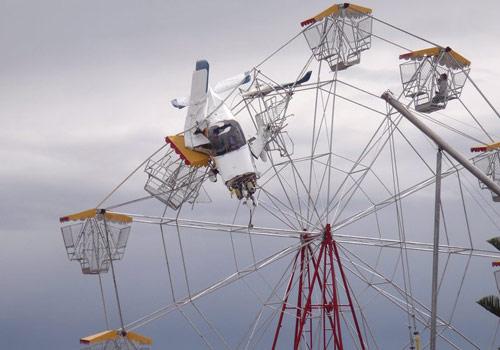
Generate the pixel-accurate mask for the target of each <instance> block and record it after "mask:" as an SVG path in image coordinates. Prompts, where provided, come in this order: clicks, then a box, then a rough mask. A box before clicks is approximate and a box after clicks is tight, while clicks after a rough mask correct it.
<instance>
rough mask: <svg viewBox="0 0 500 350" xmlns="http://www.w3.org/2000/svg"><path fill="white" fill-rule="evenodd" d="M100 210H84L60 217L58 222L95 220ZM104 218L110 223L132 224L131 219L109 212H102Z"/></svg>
mask: <svg viewBox="0 0 500 350" xmlns="http://www.w3.org/2000/svg"><path fill="white" fill-rule="evenodd" d="M101 210H102V209H96V208H93V209H88V210H84V211H81V212H79V213H75V214H70V215H66V216H62V217H60V218H59V221H60V222H67V221H79V220H85V219H90V218H95V217H96V216H97V214H100V213H101ZM104 218H105V219H106V220H108V221H110V222H117V223H120V224H128V223H131V222H132V218H131V217H130V216H128V215H124V214H118V213H113V212H109V211H104Z"/></svg>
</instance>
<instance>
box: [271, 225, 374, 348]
mask: <svg viewBox="0 0 500 350" xmlns="http://www.w3.org/2000/svg"><path fill="white" fill-rule="evenodd" d="M302 241H303V242H304V245H303V246H302V247H301V248H300V250H299V251H298V252H297V254H296V255H295V257H294V261H293V264H292V269H291V275H290V279H289V281H288V284H287V288H286V291H285V295H284V297H283V304H282V305H281V313H280V315H279V318H278V326H277V327H276V331H275V333H274V339H273V346H272V349H273V350H274V349H276V348H277V343H278V338H279V335H280V331H281V328H282V327H283V318H284V315H285V313H286V310H287V309H292V310H293V309H294V310H295V331H294V339H293V348H294V350H298V349H299V348H300V345H301V343H302V342H305V343H306V344H304V345H305V346H304V348H307V349H313V348H314V346H316V347H317V348H322V349H327V348H331V347H332V346H333V349H335V350H343V349H344V342H343V340H342V329H343V327H342V317H341V314H342V310H343V309H347V310H348V311H349V313H350V315H351V318H352V321H353V323H354V327H355V330H356V332H355V333H356V334H355V335H356V336H357V340H353V341H354V342H355V343H356V344H357V348H360V349H362V350H365V348H366V347H365V343H364V341H363V336H362V334H361V328H360V325H359V322H358V318H357V316H356V312H355V310H354V305H353V301H352V297H351V292H350V290H349V284H348V282H347V278H346V275H345V272H344V268H343V267H342V262H341V260H340V255H339V252H338V248H337V243H336V242H335V240H334V239H333V238H332V232H331V226H330V224H327V225H326V227H325V232H324V235H323V239H322V241H321V242H320V243H319V250H318V252H317V253H314V250H313V249H312V246H311V244H312V243H313V241H312V240H311V239H310V238H309V237H308V235H307V234H304V235H303V237H302ZM337 271H338V273H337ZM338 274H340V276H339V277H340V278H339V280H338V281H337V278H338V277H337V276H338ZM295 276H297V277H296V280H295V281H294V277H295ZM339 283H341V286H342V288H340V290H342V291H343V294H344V295H345V298H344V299H343V300H344V304H341V297H340V292H339V288H338V284H339ZM297 284H298V285H297ZM315 287H316V288H318V289H319V291H318V292H317V293H316V294H314V289H315ZM294 288H297V289H296V294H297V303H296V304H295V305H292V304H290V303H289V297H290V294H291V293H292V291H293V290H294ZM319 298H320V299H319ZM304 301H305V304H304ZM318 316H319V317H320V318H321V319H320V320H321V325H320V326H319V327H320V328H321V329H320V330H313V326H314V324H319V323H316V322H313V319H316V318H318ZM345 318H346V316H344V318H343V319H345ZM345 326H346V325H344V327H345ZM318 331H319V333H318ZM307 333H308V334H307ZM313 334H319V338H318V341H317V344H313Z"/></svg>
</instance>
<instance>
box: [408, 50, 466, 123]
mask: <svg viewBox="0 0 500 350" xmlns="http://www.w3.org/2000/svg"><path fill="white" fill-rule="evenodd" d="M443 55H448V54H447V53H443ZM440 60H441V59H440V56H427V57H423V58H421V59H419V60H415V61H409V62H404V63H401V64H400V65H399V69H400V73H401V83H402V85H403V94H404V95H405V96H406V97H410V98H411V99H412V100H413V103H414V105H415V109H416V110H417V111H419V112H423V113H431V112H434V111H437V110H440V109H443V108H445V107H446V104H447V103H448V101H450V100H454V99H458V98H459V97H460V95H461V93H462V89H463V87H464V85H465V82H466V80H467V76H468V72H469V70H470V69H469V68H465V67H463V68H453V67H451V66H450V67H448V66H445V65H441V64H440ZM441 80H442V81H443V82H444V83H441Z"/></svg>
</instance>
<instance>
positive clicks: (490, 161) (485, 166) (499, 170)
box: [474, 150, 500, 202]
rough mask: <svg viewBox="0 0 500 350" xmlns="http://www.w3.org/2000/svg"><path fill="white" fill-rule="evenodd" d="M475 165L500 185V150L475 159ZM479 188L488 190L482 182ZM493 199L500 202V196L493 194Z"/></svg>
mask: <svg viewBox="0 0 500 350" xmlns="http://www.w3.org/2000/svg"><path fill="white" fill-rule="evenodd" d="M474 165H475V166H477V167H478V168H479V169H481V171H482V172H483V173H485V174H486V175H488V176H489V177H490V178H491V179H492V180H493V181H495V182H496V183H497V184H498V185H500V150H495V151H491V152H488V153H487V154H486V155H485V156H484V157H479V158H475V159H474ZM479 187H481V188H482V189H487V188H488V187H486V186H485V185H484V184H483V183H482V182H481V181H479ZM492 197H493V200H494V201H495V202H500V196H497V195H496V194H495V193H493V192H492Z"/></svg>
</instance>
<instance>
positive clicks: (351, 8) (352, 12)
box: [300, 3, 372, 26]
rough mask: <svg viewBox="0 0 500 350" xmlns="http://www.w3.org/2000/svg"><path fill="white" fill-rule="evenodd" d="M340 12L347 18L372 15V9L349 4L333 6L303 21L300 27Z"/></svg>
mask: <svg viewBox="0 0 500 350" xmlns="http://www.w3.org/2000/svg"><path fill="white" fill-rule="evenodd" d="M342 10H344V13H345V14H346V15H347V16H361V15H369V14H371V13H372V9H370V8H368V7H363V6H359V5H354V4H349V3H344V4H335V5H333V6H330V7H329V8H327V9H326V10H324V11H322V12H320V13H318V14H317V15H316V16H314V17H311V18H309V19H306V20H305V21H302V22H301V23H300V24H301V26H306V25H309V24H312V23H316V22H319V21H321V20H322V19H323V18H325V17H328V16H332V15H336V14H338V13H340V12H341V11H342Z"/></svg>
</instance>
